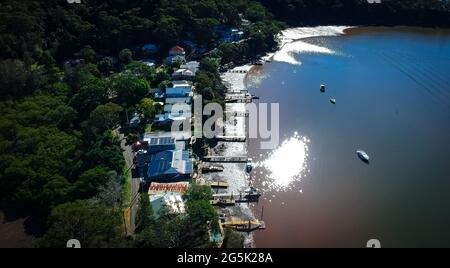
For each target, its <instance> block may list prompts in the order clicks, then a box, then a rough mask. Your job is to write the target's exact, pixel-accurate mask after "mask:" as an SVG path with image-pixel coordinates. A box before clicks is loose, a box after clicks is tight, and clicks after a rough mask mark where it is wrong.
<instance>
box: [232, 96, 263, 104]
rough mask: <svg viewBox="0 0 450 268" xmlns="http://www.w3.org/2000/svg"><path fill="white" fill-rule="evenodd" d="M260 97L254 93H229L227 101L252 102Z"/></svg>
mask: <svg viewBox="0 0 450 268" xmlns="http://www.w3.org/2000/svg"><path fill="white" fill-rule="evenodd" d="M256 99H259V97H257V96H253V95H242V94H241V95H228V96H225V102H226V103H251V102H252V101H253V100H256Z"/></svg>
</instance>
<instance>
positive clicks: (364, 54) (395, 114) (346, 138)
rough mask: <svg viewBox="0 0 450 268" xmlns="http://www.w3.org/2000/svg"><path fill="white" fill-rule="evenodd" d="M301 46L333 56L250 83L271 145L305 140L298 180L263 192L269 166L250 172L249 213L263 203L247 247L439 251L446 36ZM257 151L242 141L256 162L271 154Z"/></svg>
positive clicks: (422, 33) (359, 33) (445, 192)
mask: <svg viewBox="0 0 450 268" xmlns="http://www.w3.org/2000/svg"><path fill="white" fill-rule="evenodd" d="M306 42H307V43H311V44H316V45H319V46H321V47H326V48H328V49H330V50H332V51H334V52H336V53H335V54H313V53H311V54H309V53H304V54H299V55H295V58H296V59H298V60H299V61H301V62H302V64H301V65H292V64H288V63H284V62H277V61H274V62H272V63H269V64H266V65H264V66H263V67H261V69H260V70H256V71H257V72H258V74H252V75H250V77H249V81H253V80H255V77H256V78H260V79H261V81H260V83H253V82H249V87H250V89H251V91H252V93H254V94H256V95H258V96H260V98H261V99H260V102H268V103H280V135H281V141H283V140H287V139H289V138H290V137H292V136H294V133H296V132H297V133H298V135H299V136H300V137H305V138H307V139H309V140H310V141H309V143H308V144H307V146H308V156H307V157H306V159H305V161H306V168H305V170H304V171H303V172H302V176H301V177H302V179H301V180H300V181H293V182H292V183H291V184H290V185H289V187H287V189H283V190H280V189H276V188H274V187H267V184H265V185H263V182H265V181H267V180H268V177H270V176H269V175H267V174H268V173H270V171H267V170H263V169H262V168H256V169H255V171H254V175H253V178H254V179H255V181H256V182H255V183H256V184H257V186H259V187H261V188H264V189H266V191H265V193H264V196H265V197H266V198H265V199H263V200H262V201H261V202H260V203H259V204H258V206H257V207H255V209H254V211H255V213H256V215H259V214H260V213H259V212H260V209H261V207H263V206H264V221H265V222H266V226H267V230H265V231H260V232H258V233H257V234H256V235H255V242H256V246H257V247H364V246H365V245H366V242H367V241H368V240H369V239H372V238H376V239H379V240H380V241H381V244H382V247H422V246H423V247H432V246H447V247H448V246H450V158H449V153H450V34H448V32H443V31H438V30H423V29H406V30H405V29H395V28H394V29H379V28H378V29H358V30H352V31H351V33H350V34H347V35H343V36H336V37H318V38H311V39H307V40H306ZM261 77H264V78H261ZM320 84H326V85H327V91H326V92H325V93H320V91H319V86H320ZM330 98H335V99H336V101H337V103H336V105H333V104H331V103H330V101H329V99H330ZM258 146H259V143H258V141H257V140H251V141H250V142H249V153H250V155H251V157H253V158H254V159H256V161H260V162H263V161H264V160H265V159H266V158H268V157H269V154H270V152H267V151H261V150H259V149H258ZM357 149H363V150H365V151H366V152H367V153H368V154H369V155H370V157H371V161H370V164H369V165H367V164H364V163H363V162H362V161H360V160H359V159H358V158H357V156H356V153H355V152H356V150H357ZM285 157H286V158H292V157H301V156H299V155H295V154H294V155H292V154H291V155H286V156H285ZM286 168H287V169H288V168H290V167H286ZM275 180H276V178H275Z"/></svg>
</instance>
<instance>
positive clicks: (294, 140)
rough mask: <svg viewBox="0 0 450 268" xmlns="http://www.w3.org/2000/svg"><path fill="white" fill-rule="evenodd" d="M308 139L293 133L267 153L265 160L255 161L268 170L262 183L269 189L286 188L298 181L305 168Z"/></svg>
mask: <svg viewBox="0 0 450 268" xmlns="http://www.w3.org/2000/svg"><path fill="white" fill-rule="evenodd" d="M308 143H309V140H308V139H307V138H305V137H300V136H299V135H298V133H295V134H294V135H293V136H292V137H290V138H289V139H286V140H285V141H283V143H282V144H281V145H280V146H279V147H278V148H277V149H275V150H274V151H273V152H271V153H270V154H269V157H268V158H267V159H266V160H263V161H262V162H260V163H257V166H258V167H262V168H264V169H266V170H267V171H268V173H267V180H268V181H266V183H264V185H265V186H267V188H269V189H270V190H287V189H289V188H291V186H292V183H293V182H295V181H299V180H300V179H301V177H302V175H303V173H304V171H305V170H306V167H307V163H306V162H307V161H306V160H307V158H308Z"/></svg>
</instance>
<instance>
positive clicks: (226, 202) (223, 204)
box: [209, 199, 236, 207]
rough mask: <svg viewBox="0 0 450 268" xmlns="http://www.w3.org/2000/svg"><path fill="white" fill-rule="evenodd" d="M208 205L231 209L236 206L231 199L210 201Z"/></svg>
mask: <svg viewBox="0 0 450 268" xmlns="http://www.w3.org/2000/svg"><path fill="white" fill-rule="evenodd" d="M209 203H210V204H211V205H213V206H217V207H232V206H234V205H236V202H235V201H234V200H231V199H213V200H210V201H209Z"/></svg>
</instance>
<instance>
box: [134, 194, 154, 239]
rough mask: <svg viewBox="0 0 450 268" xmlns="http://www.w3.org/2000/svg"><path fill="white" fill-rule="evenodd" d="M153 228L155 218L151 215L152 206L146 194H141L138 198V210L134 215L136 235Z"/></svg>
mask: <svg viewBox="0 0 450 268" xmlns="http://www.w3.org/2000/svg"><path fill="white" fill-rule="evenodd" d="M151 228H155V217H154V215H153V208H152V204H151V203H150V197H149V195H148V194H147V193H145V192H144V193H141V194H140V196H139V209H138V211H137V213H136V230H135V232H136V233H140V232H142V231H144V230H145V229H151Z"/></svg>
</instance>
